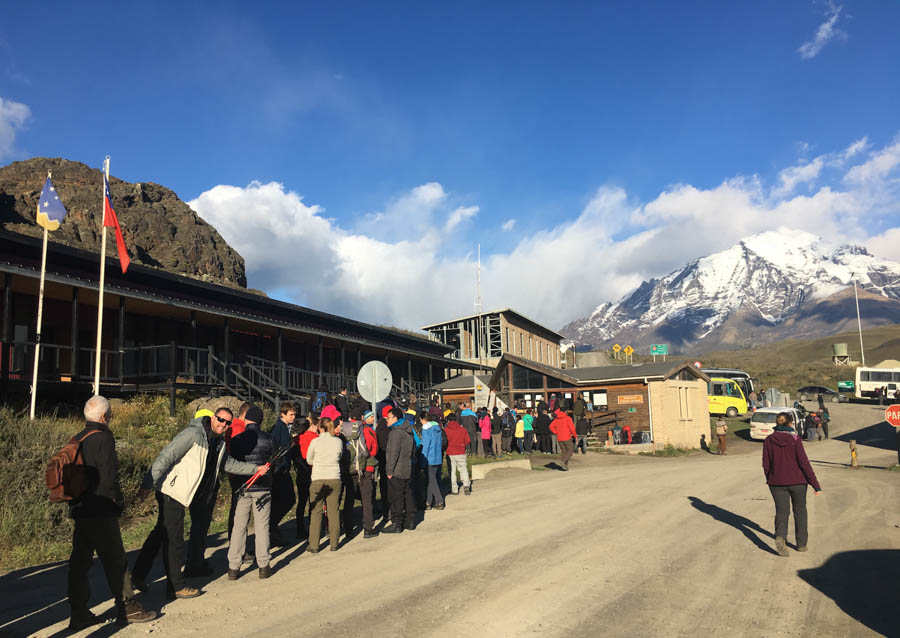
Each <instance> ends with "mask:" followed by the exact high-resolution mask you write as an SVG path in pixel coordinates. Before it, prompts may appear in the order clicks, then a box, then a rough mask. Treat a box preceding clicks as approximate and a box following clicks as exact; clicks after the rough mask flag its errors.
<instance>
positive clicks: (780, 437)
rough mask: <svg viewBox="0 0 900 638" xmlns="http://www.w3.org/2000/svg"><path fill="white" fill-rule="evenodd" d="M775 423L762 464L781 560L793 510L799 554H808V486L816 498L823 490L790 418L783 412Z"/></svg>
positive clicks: (765, 446) (763, 454) (785, 546)
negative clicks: (773, 507)
mask: <svg viewBox="0 0 900 638" xmlns="http://www.w3.org/2000/svg"><path fill="white" fill-rule="evenodd" d="M775 423H776V425H775V431H774V432H772V434H770V435H769V436H767V437H766V439H765V441H763V451H762V463H763V472H764V473H765V476H766V483H767V484H768V486H769V491H770V492H771V493H772V499H773V500H774V501H775V549H776V551H777V552H778V555H779V556H784V557H786V556H788V551H787V530H788V518H789V517H790V509H791V508H793V510H794V534H795V540H796V543H797V551H798V552H805V551H807V548H808V541H809V533H808V530H807V517H806V486H807V485H811V486H812V488H813V490H815V493H816V495H818V494H819V493H820V492H821V491H822V488H821V487H820V486H819V481H818V479H816V474H815V472H813V469H812V466H811V465H810V463H809V459H808V458H807V456H806V451H805V450H804V449H803V442H802V441H801V440H800V437H798V436H797V435H796V434H795V433H794V430H793V428H792V427H791V423H792V418H791V414H790V413H789V412H782V413H781V414H779V415H778V416H777V417H776V420H775Z"/></svg>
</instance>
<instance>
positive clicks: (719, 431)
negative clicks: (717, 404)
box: [716, 416, 728, 454]
mask: <svg viewBox="0 0 900 638" xmlns="http://www.w3.org/2000/svg"><path fill="white" fill-rule="evenodd" d="M727 435H728V423H726V422H725V417H724V416H719V418H718V419H716V438H718V439H719V454H728V452H727V450H728V443H727Z"/></svg>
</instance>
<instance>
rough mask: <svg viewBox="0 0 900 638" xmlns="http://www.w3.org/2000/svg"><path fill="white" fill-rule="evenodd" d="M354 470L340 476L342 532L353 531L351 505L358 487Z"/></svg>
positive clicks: (354, 500)
mask: <svg viewBox="0 0 900 638" xmlns="http://www.w3.org/2000/svg"><path fill="white" fill-rule="evenodd" d="M355 474H356V473H355V472H352V473H350V474H346V475H344V476H342V477H341V498H343V499H344V500H343V501H342V502H341V524H342V525H343V526H344V533H345V534H350V533H351V532H352V531H353V528H354V524H353V507H354V506H355V505H356V492H357V489H358V485H357V483H358V479H357V477H356V476H355Z"/></svg>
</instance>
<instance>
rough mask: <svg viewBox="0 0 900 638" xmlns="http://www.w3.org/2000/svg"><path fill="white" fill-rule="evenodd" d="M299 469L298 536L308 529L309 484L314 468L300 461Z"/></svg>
mask: <svg viewBox="0 0 900 638" xmlns="http://www.w3.org/2000/svg"><path fill="white" fill-rule="evenodd" d="M294 467H295V468H296V469H297V536H302V535H303V534H304V533H305V531H306V521H305V520H304V519H305V517H306V508H307V506H308V505H309V484H310V482H311V480H310V476H311V472H312V470H311V469H310V467H309V466H308V465H306V463H305V462H304V463H302V464H301V463H298V464H297V465H295V466H294Z"/></svg>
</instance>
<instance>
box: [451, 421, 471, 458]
mask: <svg viewBox="0 0 900 638" xmlns="http://www.w3.org/2000/svg"><path fill="white" fill-rule="evenodd" d="M444 434H446V435H447V456H459V455H460V454H465V453H466V446H468V445H469V443H471V442H472V439H471V438H470V437H469V433H468V432H466V429H465V428H464V427H463V426H461V425H460V424H459V423H457V422H456V421H450V422H448V423H447V426H446V427H445V428H444Z"/></svg>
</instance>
